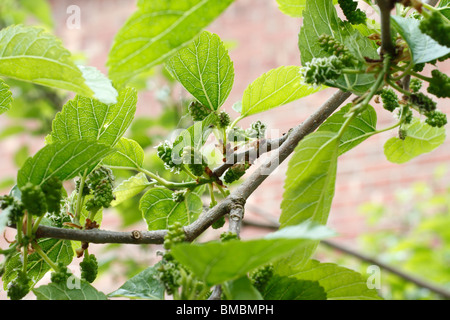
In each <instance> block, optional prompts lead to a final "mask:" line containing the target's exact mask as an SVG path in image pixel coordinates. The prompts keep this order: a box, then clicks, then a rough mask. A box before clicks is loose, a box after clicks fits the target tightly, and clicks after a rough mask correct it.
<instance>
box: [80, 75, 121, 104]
mask: <svg viewBox="0 0 450 320" xmlns="http://www.w3.org/2000/svg"><path fill="white" fill-rule="evenodd" d="M78 68H79V69H80V70H81V73H82V74H83V78H84V79H85V83H86V85H87V86H88V87H89V88H91V90H92V91H94V97H95V98H96V99H97V100H99V101H101V102H103V103H107V104H110V103H117V95H118V93H117V90H116V89H115V88H114V87H113V86H112V83H111V80H109V79H108V78H107V77H106V76H105V75H104V74H103V73H101V72H100V71H99V70H98V69H97V68H95V67H85V66H78Z"/></svg>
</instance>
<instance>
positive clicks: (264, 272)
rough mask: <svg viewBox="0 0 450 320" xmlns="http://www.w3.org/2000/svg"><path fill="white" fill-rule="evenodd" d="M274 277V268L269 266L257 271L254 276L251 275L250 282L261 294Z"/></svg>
mask: <svg viewBox="0 0 450 320" xmlns="http://www.w3.org/2000/svg"><path fill="white" fill-rule="evenodd" d="M272 277H273V266H272V265H271V264H268V265H265V266H263V267H260V268H259V269H256V270H255V271H254V272H253V273H252V274H250V281H251V282H252V284H253V286H254V287H255V288H256V289H257V290H258V291H259V292H263V291H264V289H265V287H266V285H267V284H268V283H269V281H270V279H272Z"/></svg>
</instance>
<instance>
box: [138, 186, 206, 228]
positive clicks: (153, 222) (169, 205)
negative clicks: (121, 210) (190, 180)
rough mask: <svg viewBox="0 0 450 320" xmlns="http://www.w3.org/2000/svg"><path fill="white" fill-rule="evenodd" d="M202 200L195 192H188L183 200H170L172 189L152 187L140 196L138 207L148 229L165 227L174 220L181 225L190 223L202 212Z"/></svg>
mask: <svg viewBox="0 0 450 320" xmlns="http://www.w3.org/2000/svg"><path fill="white" fill-rule="evenodd" d="M202 205H203V203H202V200H201V199H200V197H199V196H197V195H196V194H195V193H189V194H188V195H187V197H186V199H185V201H183V202H175V201H173V200H172V191H170V190H168V189H165V188H153V189H150V190H149V191H147V192H146V193H145V194H144V195H143V196H142V198H141V201H140V203H139V209H140V210H141V212H142V216H143V217H144V220H145V221H146V222H147V226H148V230H160V229H167V228H168V227H169V226H170V225H172V224H174V223H175V222H180V223H181V224H182V225H183V226H186V225H188V224H190V223H192V222H193V221H194V220H196V219H197V218H198V216H199V215H200V213H201V212H202Z"/></svg>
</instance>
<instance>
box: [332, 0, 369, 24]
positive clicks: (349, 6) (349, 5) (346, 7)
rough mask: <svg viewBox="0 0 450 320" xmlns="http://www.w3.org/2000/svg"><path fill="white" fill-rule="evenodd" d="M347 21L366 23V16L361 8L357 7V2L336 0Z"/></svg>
mask: <svg viewBox="0 0 450 320" xmlns="http://www.w3.org/2000/svg"><path fill="white" fill-rule="evenodd" d="M338 3H339V6H340V7H341V9H342V12H343V13H344V15H345V17H346V18H347V20H348V22H350V23H351V24H360V23H366V19H367V16H366V14H365V13H364V11H362V10H361V9H357V6H358V2H356V1H353V0H338Z"/></svg>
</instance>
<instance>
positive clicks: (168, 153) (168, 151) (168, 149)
mask: <svg viewBox="0 0 450 320" xmlns="http://www.w3.org/2000/svg"><path fill="white" fill-rule="evenodd" d="M157 155H158V157H159V158H160V159H161V160H162V161H163V162H164V167H165V168H166V169H168V170H170V171H172V172H175V173H178V172H180V170H181V163H179V164H177V163H175V162H174V161H173V158H174V156H173V145H172V144H171V143H170V142H169V141H164V142H163V143H160V144H159V145H158V147H157Z"/></svg>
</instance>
